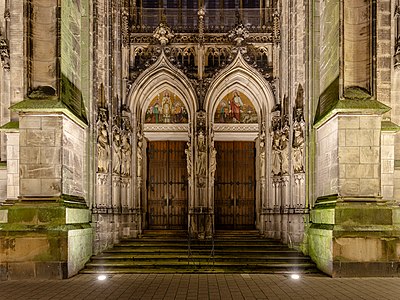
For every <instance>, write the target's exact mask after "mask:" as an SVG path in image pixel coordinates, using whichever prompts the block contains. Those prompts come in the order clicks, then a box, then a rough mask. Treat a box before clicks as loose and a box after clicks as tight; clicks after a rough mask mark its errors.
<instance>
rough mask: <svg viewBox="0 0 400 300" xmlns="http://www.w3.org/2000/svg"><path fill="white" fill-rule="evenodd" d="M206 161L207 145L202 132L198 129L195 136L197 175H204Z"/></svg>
mask: <svg viewBox="0 0 400 300" xmlns="http://www.w3.org/2000/svg"><path fill="white" fill-rule="evenodd" d="M206 163H207V147H206V141H205V137H204V133H203V132H202V131H200V133H199V135H198V137H197V161H196V174H197V175H199V176H205V175H206Z"/></svg>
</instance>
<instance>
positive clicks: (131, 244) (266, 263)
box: [82, 230, 318, 274]
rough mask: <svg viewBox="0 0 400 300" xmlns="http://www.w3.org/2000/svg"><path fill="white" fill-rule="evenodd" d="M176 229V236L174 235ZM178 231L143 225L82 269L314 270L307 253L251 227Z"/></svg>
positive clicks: (108, 270)
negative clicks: (197, 235)
mask: <svg viewBox="0 0 400 300" xmlns="http://www.w3.org/2000/svg"><path fill="white" fill-rule="evenodd" d="M177 234H179V235H180V236H177ZM184 234H185V232H182V231H179V232H177V231H167V232H164V231H154V230H153V231H147V232H145V234H144V235H143V238H141V239H126V240H123V241H121V243H119V244H117V245H115V246H114V247H113V248H112V249H110V250H107V251H104V252H103V253H102V254H100V255H97V256H93V257H92V259H91V261H90V262H88V263H87V264H86V267H85V269H84V270H82V273H92V274H98V273H108V274H121V273H286V274H287V273H291V272H300V273H318V270H317V269H316V267H315V264H314V263H313V262H312V261H311V259H310V258H309V257H308V256H304V255H303V254H302V253H299V252H298V251H296V250H294V249H289V248H288V247H287V246H286V245H283V244H281V243H279V242H278V241H276V240H272V239H262V238H260V237H259V235H258V232H257V231H235V232H229V231H219V232H217V235H216V239H215V240H214V243H213V241H212V240H210V239H205V240H191V241H190V249H189V248H188V240H187V238H184V237H183V236H184Z"/></svg>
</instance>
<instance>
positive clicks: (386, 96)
mask: <svg viewBox="0 0 400 300" xmlns="http://www.w3.org/2000/svg"><path fill="white" fill-rule="evenodd" d="M172 2H173V3H174V5H172V4H171V3H172ZM175 2H176V3H175ZM175 2H174V1H161V0H160V1H134V0H121V1H106V0H95V1H94V0H81V1H73V0H65V1H62V2H60V1H56V0H47V1H34V0H32V1H22V0H21V1H17V0H13V1H0V15H1V16H4V18H3V17H2V18H0V51H1V63H2V68H1V69H0V104H1V107H0V123H1V124H0V125H1V128H0V157H1V160H2V162H1V165H0V197H1V198H0V202H1V203H2V206H1V207H0V244H1V245H4V247H2V249H0V262H1V263H0V278H2V279H10V278H11V279H12V278H66V277H69V276H73V275H74V274H76V273H77V272H78V271H79V269H80V268H82V267H83V265H84V263H85V261H86V260H87V259H88V258H89V257H90V255H91V254H97V253H99V252H101V251H103V250H105V249H108V248H110V247H112V245H113V244H115V243H116V242H118V241H119V240H120V239H122V238H126V237H131V238H132V237H133V238H140V237H141V236H142V235H143V233H144V232H145V231H146V230H148V229H151V228H154V227H152V223H151V222H153V220H154V209H155V207H151V206H150V204H149V201H150V195H151V193H152V192H153V189H154V184H152V183H153V182H155V181H157V180H154V178H151V165H150V164H151V159H152V152H151V151H153V150H152V149H153V148H152V146H153V145H154V144H156V143H157V142H162V141H167V142H170V141H171V142H172V141H179V142H182V143H184V145H185V149H184V151H181V152H182V153H181V154H180V156H181V158H182V159H184V162H185V167H184V168H181V169H182V170H184V171H185V172H184V173H183V174H184V176H182V180H183V181H182V182H183V187H182V191H183V190H185V195H186V196H185V197H186V198H185V199H184V200H182V199H181V200H179V201H180V202H179V203H181V204H180V205H183V206H184V209H183V211H185V214H184V215H183V216H181V217H183V218H182V220H185V221H182V223H181V224H179V225H180V226H181V229H182V228H184V229H185V230H187V231H188V233H189V234H190V236H191V237H192V238H200V239H202V238H208V237H212V236H213V234H214V228H216V227H215V226H216V225H217V226H218V225H221V224H218V222H221V221H217V220H220V219H218V218H220V217H221V215H218V214H219V210H218V207H217V206H218V205H219V204H218V203H217V196H216V195H217V192H218V190H217V189H218V188H219V187H218V184H219V183H220V180H221V178H220V177H221V175H217V174H220V173H218V170H219V168H223V165H224V164H223V163H220V159H221V155H220V153H218V151H217V149H218V143H223V142H237V143H241V142H251V143H252V145H254V147H253V148H254V149H252V153H253V154H255V158H254V161H253V164H254V166H255V168H254V174H251V176H249V177H251V178H250V179H249V186H250V187H253V188H254V190H253V192H252V193H253V194H251V195H252V196H251V197H252V199H251V202H252V203H251V204H250V207H252V208H251V210H252V211H254V216H252V217H254V222H253V221H252V223H251V224H250V223H249V224H246V226H247V227H249V228H252V229H257V230H258V231H259V232H260V234H262V235H263V236H264V237H266V238H274V239H279V240H281V241H282V242H284V243H287V244H289V245H290V246H291V247H294V248H297V249H301V250H302V251H303V252H304V253H306V254H309V255H310V256H311V257H312V258H313V260H314V261H315V262H316V263H317V265H318V267H319V268H320V269H321V270H323V271H324V272H326V273H327V274H330V275H332V276H353V275H354V276H364V275H371V274H372V275H389V276H392V275H398V273H397V272H398V271H396V269H395V268H394V267H393V266H397V265H398V263H399V261H400V257H399V255H398V251H396V250H395V249H397V248H399V247H400V246H399V245H400V237H399V234H398V225H399V217H400V215H399V212H398V210H399V205H398V202H399V201H400V200H399V195H400V163H399V154H400V150H399V149H400V143H399V141H400V140H399V135H398V133H397V132H398V130H399V127H398V126H397V125H396V124H397V123H399V122H400V112H399V111H398V109H399V107H398V103H397V102H396V101H395V100H394V99H396V97H397V96H398V85H399V82H400V81H399V74H400V73H399V69H400V68H399V62H400V58H399V55H400V54H399V53H400V51H399V49H398V48H399V47H398V43H399V38H398V36H399V32H400V21H399V20H400V17H399V11H400V10H399V5H400V3H398V1H384V0H382V1H378V3H376V2H375V1H372V0H371V1H364V0H357V1H348V0H340V1H336V0H324V1H322V0H312V1H311V0H295V1H286V0H285V1H284V0H281V1H253V2H254V3H253V2H252V1H248V2H245V1H231V2H229V3H228V2H224V1H175ZM155 3H156V4H155ZM175 4H176V5H175ZM171 5H172V6H171ZM153 6H154V7H153ZM157 151H158V150H157ZM181 169H179V170H181ZM182 170H181V171H182ZM181 171H179V172H181ZM182 172H183V171H182ZM166 176H167V175H166ZM218 176H219V177H218ZM252 176H253V177H252ZM166 182H167V181H166ZM169 184H170V185H172V180H170V183H169ZM235 184H236V185H239V181H238V182H237V183H235ZM242 184H244V185H246V184H248V183H247V182H242ZM232 185H233V184H232ZM250 189H251V188H250ZM228 194H229V193H227V195H225V196H226V197H227V198H226V199H222V200H224V201H222V202H223V203H244V199H240V196H242V195H239V193H236V194H235V196H231V195H228ZM233 194H234V193H232V195H233ZM235 197H236V198H235ZM171 199H172V193H171V192H170V191H169V192H166V193H164V192H163V194H162V195H161V194H160V196H159V198H157V199H153V200H155V201H158V202H157V203H162V204H160V205H161V206H163V205H164V206H165V207H164V208H167V209H166V210H167V211H170V210H172V208H169V207H168V203H169V201H170V200H171ZM222 202H221V203H222ZM182 203H183V204H182ZM223 205H228V204H223ZM235 205H236V204H235ZM238 206H239V205H238ZM235 207H236V206H235ZM164 208H163V209H164ZM247 214H249V213H248V212H247ZM52 216H55V217H54V218H52ZM243 217H244V218H245V217H246V215H244V216H243ZM186 220H187V224H186V223H185V222H186ZM235 222H236V221H235ZM235 222H234V223H235ZM235 224H236V223H235ZM159 225H160V224H159ZM175 225H176V224H175ZM225 225H227V224H225ZM228 225H232V226H233V225H234V224H228ZM161 226H164V228H170V227H168V226H170V224H169V223H168V224H167V223H165V224H161ZM235 226H236V225H235ZM233 227H234V226H233ZM41 228H47V229H49V230H50V229H52V230H55V231H56V232H57V234H56V235H52V234H50V233H49V232H47V233H43V231H41ZM235 228H236V227H235ZM27 229H29V230H27ZM27 232H29V234H28V233H27ZM371 232H374V234H372V233H371ZM26 245H32V247H34V246H35V249H36V250H35V251H36V252H35V253H33V252H32V253H28V252H29V251H27V248H26V247H28V246H26ZM29 247H30V246H29ZM355 253H356V254H355ZM50 262H51V263H50ZM45 270H50V271H48V272H47V271H45Z"/></svg>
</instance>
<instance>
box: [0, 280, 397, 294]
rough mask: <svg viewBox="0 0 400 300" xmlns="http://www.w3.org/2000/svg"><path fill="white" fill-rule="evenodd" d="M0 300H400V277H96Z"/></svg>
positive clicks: (0, 284) (12, 289)
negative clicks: (98, 278)
mask: <svg viewBox="0 0 400 300" xmlns="http://www.w3.org/2000/svg"><path fill="white" fill-rule="evenodd" d="M0 299H7V300H14V299H29V300H33V299H74V300H77V299H85V300H86V299H95V300H100V299H201V300H203V299H235V300H236V299H379V300H380V299H400V278H345V279H344V278H341V279H332V278H329V277H322V276H304V277H301V278H300V279H298V280H294V279H291V278H289V277H287V276H283V275H254V274H251V275H248V274H242V275H240V274H235V275H233V274H218V275H179V274H176V275H175V274H173V275H164V274H140V275H137V274H135V275H112V276H109V277H108V278H107V279H106V280H104V281H99V280H97V277H96V276H95V275H78V276H75V277H73V278H70V279H68V280H18V281H0Z"/></svg>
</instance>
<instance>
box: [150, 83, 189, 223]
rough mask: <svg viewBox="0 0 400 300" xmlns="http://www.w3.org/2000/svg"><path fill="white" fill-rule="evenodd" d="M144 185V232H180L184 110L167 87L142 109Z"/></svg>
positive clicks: (184, 192) (184, 206)
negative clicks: (144, 146) (161, 230)
mask: <svg viewBox="0 0 400 300" xmlns="http://www.w3.org/2000/svg"><path fill="white" fill-rule="evenodd" d="M145 107H146V108H145V116H144V128H143V134H144V137H145V138H146V172H145V173H146V182H145V193H144V194H143V196H144V197H145V198H144V201H143V203H146V205H145V207H144V208H145V211H146V220H145V224H146V228H147V229H167V230H175V229H178V230H184V229H187V226H188V222H187V220H188V217H187V214H188V206H189V184H188V177H189V176H188V168H187V158H186V153H187V151H190V150H189V149H188V148H189V147H188V145H189V144H188V142H187V140H188V136H184V133H183V132H182V129H186V131H187V126H188V118H189V115H188V108H187V106H186V105H185V103H184V101H182V99H181V98H180V96H179V95H178V94H176V93H175V92H174V91H173V90H172V89H171V87H167V86H165V87H163V88H160V89H159V92H158V93H156V94H155V95H153V97H152V99H151V101H149V102H148V103H147V105H146V106H145Z"/></svg>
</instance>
